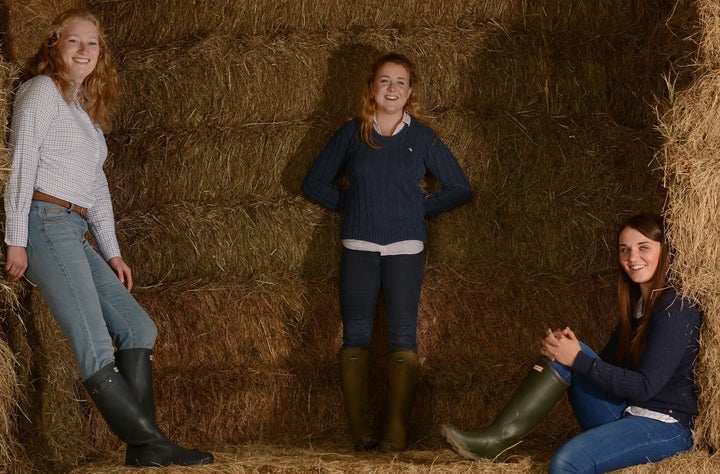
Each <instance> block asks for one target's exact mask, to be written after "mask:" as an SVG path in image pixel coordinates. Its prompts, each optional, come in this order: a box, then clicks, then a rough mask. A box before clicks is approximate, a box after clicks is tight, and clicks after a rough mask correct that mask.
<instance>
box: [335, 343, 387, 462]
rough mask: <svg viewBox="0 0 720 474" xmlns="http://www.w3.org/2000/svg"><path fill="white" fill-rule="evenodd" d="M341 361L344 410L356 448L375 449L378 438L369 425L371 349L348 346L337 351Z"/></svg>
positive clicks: (362, 449) (359, 449)
mask: <svg viewBox="0 0 720 474" xmlns="http://www.w3.org/2000/svg"><path fill="white" fill-rule="evenodd" d="M338 359H339V361H340V388H341V390H342V394H343V401H344V402H345V412H346V413H347V418H348V423H349V424H350V434H351V435H352V440H353V447H354V448H355V451H372V450H373V449H375V448H376V447H377V444H378V438H377V436H376V435H375V433H374V432H373V430H372V428H371V427H370V416H369V412H368V410H369V406H368V405H369V402H368V399H369V384H370V351H369V350H368V349H363V348H360V347H346V348H343V349H341V350H340V353H339V354H338Z"/></svg>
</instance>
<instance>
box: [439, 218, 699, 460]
mask: <svg viewBox="0 0 720 474" xmlns="http://www.w3.org/2000/svg"><path fill="white" fill-rule="evenodd" d="M617 244H618V264H619V267H620V268H619V270H620V271H619V277H618V302H619V305H620V320H619V322H618V324H617V326H616V328H615V331H614V332H613V333H612V335H611V337H610V340H609V342H608V343H607V344H606V346H605V348H604V349H603V350H602V351H601V352H600V354H599V355H597V354H595V353H594V352H593V351H592V349H590V348H589V347H588V346H586V345H585V344H583V343H582V342H580V341H578V339H577V337H576V336H575V334H574V332H573V331H572V330H571V329H570V328H565V329H562V330H555V331H551V330H549V329H548V331H547V334H546V335H545V337H544V339H543V340H542V344H541V350H540V353H541V354H542V357H541V358H540V359H539V360H538V361H537V362H536V364H535V366H534V367H533V368H532V370H531V371H530V374H529V375H528V376H527V377H526V378H525V380H523V382H522V384H521V385H520V387H519V388H518V390H517V391H516V392H515V394H514V395H513V397H512V398H511V399H510V401H509V402H508V403H507V405H506V406H505V408H504V409H503V410H502V411H501V412H500V414H498V415H497V416H496V418H495V421H493V423H492V424H491V425H490V426H489V427H488V428H486V429H484V430H482V431H479V432H476V433H466V432H462V431H460V430H457V429H456V428H454V427H452V426H446V427H444V430H445V436H446V438H447V440H448V441H449V442H450V444H451V445H452V446H453V448H454V449H455V450H456V451H457V452H458V453H459V454H461V455H462V456H464V457H467V458H471V459H479V458H488V459H496V458H497V459H502V458H504V457H506V456H507V450H508V449H510V448H511V447H512V446H513V445H515V444H516V443H517V442H518V441H519V439H520V438H522V437H523V436H524V435H525V434H527V433H528V432H529V431H530V430H531V429H532V428H533V427H535V426H536V425H537V424H538V423H539V422H540V421H541V420H542V419H543V418H544V417H545V415H546V414H547V413H548V412H549V411H550V409H551V408H552V406H553V405H554V404H555V402H556V401H557V400H558V399H559V398H560V397H561V396H562V395H563V393H565V391H566V390H568V395H569V398H570V403H571V405H572V407H573V412H574V413H575V417H576V418H577V420H578V423H579V425H580V428H581V429H582V433H580V434H579V435H577V436H575V437H574V438H572V439H570V440H569V441H568V442H567V443H565V444H564V445H563V446H561V447H560V449H559V450H558V451H557V452H556V453H555V455H554V456H553V458H552V461H551V462H550V473H552V474H557V473H598V472H608V471H614V470H617V469H622V468H624V467H628V466H633V465H637V464H644V463H647V462H657V461H660V460H662V459H664V458H666V457H669V456H673V455H675V454H677V453H679V452H682V451H687V450H688V449H690V448H691V447H692V445H693V439H692V431H691V430H692V421H693V418H694V417H695V415H696V414H697V393H696V387H695V376H694V370H695V361H696V359H697V354H698V349H699V336H700V324H701V319H702V317H701V314H700V311H699V310H698V308H697V307H695V306H694V305H693V304H692V303H691V302H690V301H688V300H686V299H684V298H682V297H681V296H680V295H679V294H677V293H676V292H675V291H674V290H673V289H671V288H669V287H668V286H667V276H668V271H669V267H670V252H669V248H668V243H667V240H666V234H665V225H664V223H663V220H662V219H661V218H660V217H659V216H655V215H651V214H639V215H636V216H633V217H631V218H630V219H628V220H627V221H626V222H624V223H623V224H622V225H621V226H620V231H619V233H618V238H617Z"/></svg>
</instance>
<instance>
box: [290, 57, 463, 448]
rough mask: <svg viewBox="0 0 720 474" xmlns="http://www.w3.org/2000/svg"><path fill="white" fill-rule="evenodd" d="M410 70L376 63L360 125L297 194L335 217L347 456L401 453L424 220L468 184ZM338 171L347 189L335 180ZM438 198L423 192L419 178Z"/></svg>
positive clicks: (413, 376)
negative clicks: (384, 331)
mask: <svg viewBox="0 0 720 474" xmlns="http://www.w3.org/2000/svg"><path fill="white" fill-rule="evenodd" d="M416 83H417V77H416V74H415V69H414V66H413V64H412V63H411V62H410V61H409V60H408V58H406V57H405V56H403V55H400V54H388V55H385V56H383V57H381V58H380V59H379V60H377V61H376V62H375V64H374V66H373V68H372V71H371V73H370V75H369V76H368V78H367V84H366V86H365V88H364V95H363V104H362V105H363V108H362V111H361V114H360V117H359V118H357V119H355V120H352V121H350V122H347V123H346V124H345V125H343V126H342V127H341V128H340V129H339V130H338V131H337V132H336V133H335V135H333V136H332V138H331V139H330V141H329V142H328V143H327V145H326V146H325V148H324V149H323V150H322V152H321V153H320V155H319V156H318V158H317V160H316V161H315V163H314V164H313V165H312V167H311V168H310V171H309V172H308V174H307V176H306V177H305V180H304V182H303V186H302V189H303V192H304V193H305V194H306V195H307V196H308V197H310V198H311V199H313V200H314V201H316V202H318V203H319V204H321V205H323V206H324V207H326V208H328V209H332V210H335V211H340V212H341V213H342V223H341V231H340V237H341V239H342V243H343V249H342V259H341V262H340V281H339V292H340V309H341V313H342V320H343V347H342V349H341V350H340V354H339V360H340V385H341V388H342V393H343V399H344V401H345V409H346V412H347V416H348V421H349V424H350V431H351V434H352V438H353V443H354V447H355V449H356V450H359V451H368V450H372V449H375V448H376V447H377V448H378V449H379V450H380V451H383V452H392V451H400V450H403V449H405V446H406V437H407V422H408V418H409V415H410V410H411V407H412V402H413V398H414V396H415V386H416V383H417V379H418V374H419V364H418V355H417V341H416V331H417V314H418V304H419V300H420V289H421V286H422V280H423V276H424V265H425V257H424V246H425V244H426V241H427V223H426V218H427V217H431V216H436V215H438V214H440V213H441V212H445V211H448V210H450V209H452V208H454V207H456V206H459V205H460V204H462V203H464V202H465V201H468V200H469V199H470V198H471V197H472V191H471V189H470V183H469V182H468V180H467V178H466V177H465V174H464V173H463V171H462V169H461V168H460V166H459V165H458V163H457V161H456V160H455V157H454V156H453V155H452V153H451V152H450V150H448V148H447V147H446V146H445V145H444V144H443V142H442V141H440V139H439V138H438V137H437V136H436V135H435V133H434V131H433V130H432V129H431V128H430V127H428V126H427V125H425V124H424V123H422V122H421V120H422V115H420V108H419V104H418V96H417V92H416V91H415V90H414V89H413V87H414V86H415V85H416ZM342 170H344V171H345V173H346V174H347V177H348V179H349V189H348V190H347V191H342V190H341V189H339V188H338V187H337V186H336V185H335V184H334V180H335V179H336V177H337V176H338V173H340V172H341V171H342ZM428 171H429V172H430V173H431V174H432V175H433V176H434V177H435V178H436V179H437V180H438V181H439V182H440V185H441V188H440V190H439V191H437V192H435V193H432V194H430V195H427V196H426V195H425V194H424V193H423V190H422V187H421V182H422V180H423V178H424V176H425V173H426V172H428ZM381 287H382V289H383V292H384V295H385V301H386V307H387V321H388V328H389V332H390V352H391V353H390V368H389V379H390V384H389V391H388V410H387V411H388V413H387V420H386V424H385V430H384V433H383V435H382V438H380V439H378V436H377V435H376V434H375V433H374V431H373V429H372V428H371V426H370V423H369V421H368V418H369V416H368V379H369V373H368V371H369V366H370V350H369V347H370V336H371V333H372V326H373V319H374V316H375V307H376V305H377V300H378V294H379V291H380V288H381Z"/></svg>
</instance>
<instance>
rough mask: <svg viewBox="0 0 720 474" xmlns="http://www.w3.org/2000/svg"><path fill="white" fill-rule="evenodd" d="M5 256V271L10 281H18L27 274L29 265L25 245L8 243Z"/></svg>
mask: <svg viewBox="0 0 720 474" xmlns="http://www.w3.org/2000/svg"><path fill="white" fill-rule="evenodd" d="M5 256H6V261H5V273H7V274H8V276H9V277H10V281H18V280H19V279H20V278H22V276H23V275H24V274H25V270H27V267H28V260H27V251H26V250H25V247H19V246H17V245H8V246H7V249H6V255H5Z"/></svg>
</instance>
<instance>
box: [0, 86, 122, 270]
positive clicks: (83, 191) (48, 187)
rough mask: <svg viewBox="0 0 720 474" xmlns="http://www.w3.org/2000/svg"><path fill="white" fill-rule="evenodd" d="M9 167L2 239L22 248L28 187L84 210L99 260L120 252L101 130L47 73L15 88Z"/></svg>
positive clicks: (28, 199)
mask: <svg viewBox="0 0 720 474" xmlns="http://www.w3.org/2000/svg"><path fill="white" fill-rule="evenodd" d="M10 149H11V151H12V154H13V163H12V171H11V172H10V178H9V180H8V184H7V188H6V190H5V213H6V229H5V243H6V244H8V245H17V246H20V247H25V246H26V245H27V237H28V236H27V234H28V214H29V212H30V202H31V200H32V194H33V191H41V192H43V193H46V194H50V195H52V196H55V197H56V198H59V199H63V200H65V201H69V202H72V203H74V204H77V205H79V206H82V207H87V208H88V214H87V222H88V228H89V229H90V232H91V233H92V235H93V238H94V239H95V242H96V244H97V246H98V250H99V251H100V253H101V255H102V256H103V257H104V258H105V260H109V259H110V258H112V257H116V256H120V247H119V245H118V242H117V237H116V234H115V217H114V215H113V208H112V202H111V200H110V191H109V189H108V184H107V179H106V177H105V173H104V171H103V168H102V167H103V163H104V162H105V159H106V158H107V144H106V143H105V137H104V135H103V132H102V129H100V127H97V126H96V125H94V124H93V123H92V120H91V119H90V117H89V116H88V114H87V113H86V112H85V111H84V110H83V109H82V107H80V105H78V104H77V103H74V104H68V103H67V102H65V100H64V99H63V97H62V95H61V94H60V91H59V90H58V88H57V86H56V85H55V83H54V82H53V80H52V79H50V78H49V77H48V76H36V77H34V78H32V79H30V80H28V81H27V82H25V83H23V84H22V85H21V86H20V87H19V88H18V92H17V95H16V98H15V104H14V107H13V116H12V125H11V131H10Z"/></svg>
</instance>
